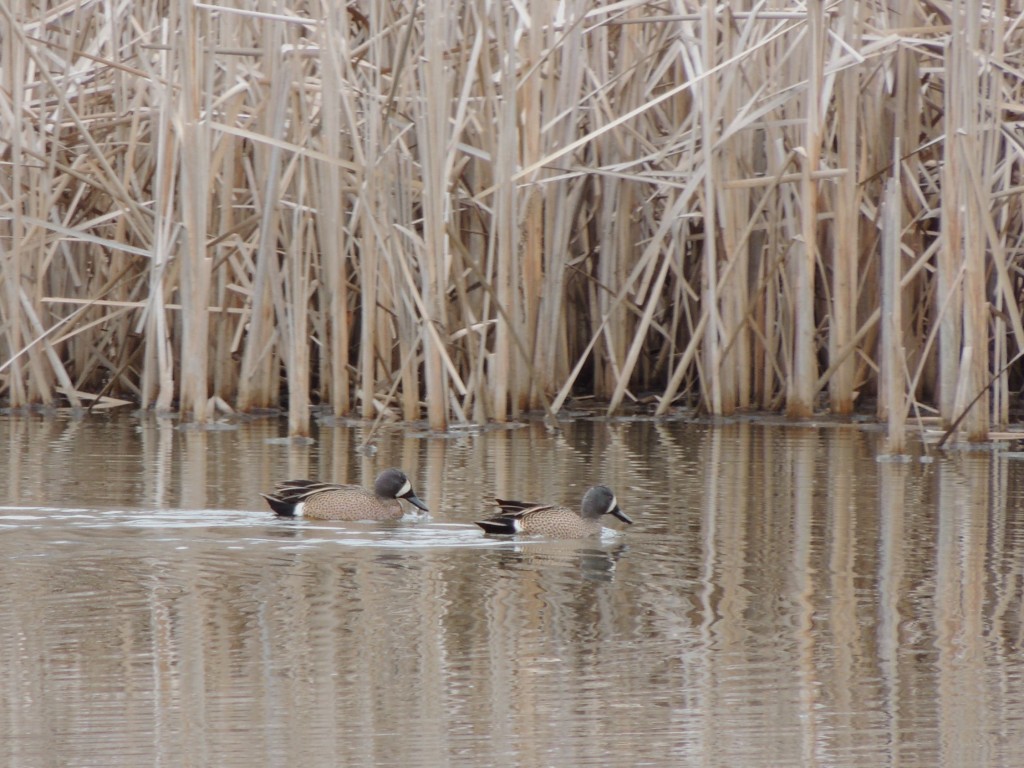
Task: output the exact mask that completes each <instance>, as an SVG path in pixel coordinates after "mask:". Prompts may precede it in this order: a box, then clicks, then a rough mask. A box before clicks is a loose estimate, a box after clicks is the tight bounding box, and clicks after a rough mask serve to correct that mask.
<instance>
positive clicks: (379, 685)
mask: <svg viewBox="0 0 1024 768" xmlns="http://www.w3.org/2000/svg"><path fill="white" fill-rule="evenodd" d="M280 430H281V426H280V425H279V424H278V423H277V422H275V421H267V422H256V423H252V424H246V425H243V426H241V427H240V428H238V429H234V430H225V431H212V432H211V431H203V432H193V431H182V430H176V429H174V428H173V426H172V425H170V424H167V423H164V422H158V421H153V420H149V419H142V420H137V419H132V418H128V417H121V418H115V419H112V420H110V421H102V420H98V419H97V420H89V421H85V422H76V421H64V420H61V419H25V418H21V419H7V418H0V467H2V468H3V469H2V470H0V471H3V472H5V473H6V474H5V475H4V476H3V478H2V479H3V488H4V489H5V491H4V496H3V497H2V498H0V503H2V504H3V506H2V507H0V643H2V645H3V648H4V653H3V654H2V656H0V762H2V764H5V765H96V764H103V765H126V766H127V765H132V766H136V765H140V764H155V763H161V764H163V763H166V764H173V765H188V764H191V765H220V766H231V765H239V766H241V765H246V766H248V765H254V764H262V765H284V764H296V763H298V764H302V765H325V766H327V765H342V764H360V765H371V764H373V765H402V766H413V765H424V766H436V765H602V766H605V765H644V764H666V763H669V764H679V765H689V764H702V765H721V766H745V765H749V766H764V765H772V766H787V765H793V766H796V765H830V766H833V765H836V766H860V765H864V766H868V765H871V766H874V765H878V764H883V763H884V764H899V765H901V766H961V765H971V766H996V765H1016V764H1024V696H1022V693H1021V685H1020V682H1021V673H1022V666H1024V665H1022V661H1021V628H1022V625H1021V610H1022V602H1021V589H1022V583H1024V578H1022V572H1021V571H1022V560H1024V558H1022V546H1024V538H1022V513H1021V509H1022V508H1024V504H1022V496H1024V494H1022V483H1024V474H1022V467H1024V463H1022V462H1021V460H1020V457H1019V456H1018V455H1017V454H1015V453H1014V452H1011V451H1006V450H1002V451H955V452H949V453H943V454H938V455H936V456H935V457H934V460H932V461H920V460H918V459H917V458H915V460H913V461H911V462H906V463H900V462H892V461H879V460H878V456H877V453H878V451H879V450H880V447H881V440H880V436H879V435H878V434H877V433H875V432H873V431H870V430H869V429H862V428H857V427H851V426H836V425H818V426H803V427H794V426H781V425H770V424H758V423H730V424H724V425H719V426H709V425H704V424H689V423H678V422H677V423H652V422H646V421H637V422H617V423H606V422H596V421H578V422H574V423H570V424H567V425H565V428H564V429H563V430H562V431H560V432H557V433H551V432H548V431H546V430H545V429H544V428H543V427H542V426H540V425H535V424H529V425H525V426H523V427H521V428H518V429H495V430H492V431H483V432H473V433H467V434H463V435H457V436H447V437H443V438H441V437H431V436H426V435H413V434H410V433H406V432H401V431H395V432H389V433H387V434H385V435H383V436H382V437H381V439H380V441H379V445H378V452H377V453H376V455H374V456H366V455H364V454H361V453H358V452H357V451H356V450H355V448H356V446H358V445H359V443H360V441H361V440H362V438H363V432H362V427H359V426H356V427H351V428H340V427H339V428H322V429H320V431H319V433H318V435H317V442H316V443H315V444H314V445H312V446H292V445H281V444H278V443H276V442H273V441H272V438H274V437H276V436H277V435H278V434H279V433H280ZM389 465H397V466H402V467H403V468H404V469H405V470H406V471H407V472H408V473H409V475H410V477H411V478H413V481H414V484H415V487H416V488H417V492H418V493H419V495H420V496H421V498H423V499H424V501H426V502H427V504H428V506H429V507H430V508H431V511H432V514H431V516H430V517H429V518H425V519H424V518H418V517H414V516H408V517H407V519H405V520H403V521H400V522H398V523H393V524H371V523H332V522H318V521H285V520H277V519H275V518H274V517H273V516H272V515H271V514H270V513H269V511H268V510H266V508H265V507H264V505H263V503H262V500H261V499H260V498H259V496H258V491H259V490H265V489H266V488H268V487H270V485H272V484H273V483H274V482H276V481H277V480H280V479H284V478H286V477H294V476H312V477H319V478H324V479H333V480H337V481H344V482H361V483H369V482H371V481H372V478H373V476H374V474H375V472H376V471H377V470H379V469H380V468H381V467H384V466H389ZM593 482H605V483H607V484H609V485H611V486H612V487H613V488H614V489H615V491H616V493H617V495H618V498H619V501H620V503H621V504H622V507H623V509H624V510H625V511H626V512H627V513H629V514H630V515H631V516H632V517H633V518H634V520H635V521H636V523H635V524H634V525H633V526H632V527H630V528H628V529H626V530H624V531H623V532H622V534H621V535H618V536H609V537H605V538H603V539H601V540H594V541H583V542H554V541H531V540H518V541H505V540H500V539H495V538H487V537H484V536H483V535H482V534H481V533H480V531H478V530H477V529H476V528H475V526H473V525H472V521H473V520H474V519H477V518H478V517H479V516H480V514H481V513H484V512H487V511H488V499H489V497H490V496H492V495H494V494H497V495H499V496H521V497H529V498H545V499H551V500H555V501H566V502H569V503H571V504H572V505H573V506H576V505H578V502H579V498H580V496H581V495H582V493H583V490H584V489H585V488H586V487H587V486H588V485H589V484H591V483H593ZM612 522H613V523H614V521H612ZM617 527H619V528H623V526H617Z"/></svg>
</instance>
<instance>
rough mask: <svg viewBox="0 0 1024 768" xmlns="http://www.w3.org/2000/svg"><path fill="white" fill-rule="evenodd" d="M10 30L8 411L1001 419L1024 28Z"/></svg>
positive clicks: (582, 21)
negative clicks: (699, 413)
mask: <svg viewBox="0 0 1024 768" xmlns="http://www.w3.org/2000/svg"><path fill="white" fill-rule="evenodd" d="M0 39H2V40H3V45H0V128H2V130H0V402H2V403H3V404H4V405H7V406H11V407H14V408H24V407H27V406H31V405H33V404H38V403H57V404H60V403H70V404H71V405H75V406H78V405H86V406H88V405H93V406H96V405H110V404H113V403H116V402H122V401H131V402H136V403H138V404H139V405H141V406H142V407H145V408H154V409H157V410H160V411H171V410H177V411H180V413H181V415H182V417H183V418H184V419H186V420H191V421H197V422H205V421H207V420H210V419H212V418H214V417H215V415H216V414H217V413H218V412H220V411H224V410H228V409H238V410H241V411H246V412H249V411H259V410H261V409H266V408H276V407H279V406H280V405H281V404H282V403H284V402H285V401H287V406H288V412H289V432H290V434H293V435H303V434H306V433H307V432H308V430H309V418H310V404H311V403H313V402H317V401H319V402H321V403H324V404H326V405H328V406H329V408H330V410H331V412H333V413H334V414H335V415H339V416H340V415H345V414H350V413H351V414H358V415H361V416H363V417H367V418H380V417H384V418H393V419H405V420H414V419H421V418H425V419H427V421H428V422H429V424H430V426H431V427H433V428H436V429H443V428H445V427H446V426H448V425H449V424H450V423H453V422H463V421H468V422H483V421H487V420H492V419H493V420H498V421H504V420H508V419H513V418H516V417H517V416H519V415H520V414H521V413H523V412H524V411H526V410H542V409H543V410H546V411H547V412H549V413H558V412H560V411H562V410H563V409H564V408H565V405H566V403H567V402H569V401H570V399H571V398H573V397H575V396H589V397H593V398H595V399H596V400H597V401H598V402H601V403H605V404H606V408H607V411H608V412H609V413H617V412H620V411H621V410H622V409H624V408H626V407H628V406H629V405H630V404H631V403H634V402H636V401H638V400H642V401H643V402H644V403H646V404H647V405H645V407H649V408H652V409H653V410H654V411H655V412H656V413H659V414H665V413H668V412H669V410H670V409H671V408H673V407H674V406H678V405H688V406H692V405H699V406H700V407H702V408H704V409H706V410H707V411H710V412H712V413H716V414H729V413H732V412H734V411H736V410H738V409H765V410H784V411H785V412H787V413H789V414H791V415H793V416H797V417H803V416H807V415H810V414H813V413H817V412H821V411H822V410H829V411H831V412H834V413H839V414H849V413H851V412H852V411H853V410H854V409H855V408H858V407H860V408H863V407H865V405H866V404H870V403H872V402H875V401H877V406H876V407H877V409H878V413H879V416H881V417H884V418H886V419H887V420H888V421H889V424H890V430H891V434H890V437H891V441H892V442H891V445H892V446H893V448H894V450H898V449H900V447H901V446H902V444H903V438H902V434H903V429H904V426H903V425H904V422H905V421H906V420H907V419H908V418H911V419H919V418H921V417H923V416H929V417H932V416H938V417H939V418H940V419H941V421H942V422H943V423H945V424H951V423H953V422H954V421H956V420H958V419H959V420H960V421H959V423H960V424H962V427H963V429H964V433H965V434H966V436H967V437H969V438H971V439H984V438H985V437H986V436H987V435H989V434H990V432H991V430H992V428H993V425H1003V424H1005V423H1006V422H1007V421H1008V420H1009V419H1010V404H1011V394H1012V390H1013V388H1016V387H1019V381H1020V378H1021V371H1020V370H1019V368H1018V367H1017V366H1015V364H1014V357H1015V356H1016V355H1017V354H1019V353H1020V352H1021V351H1022V350H1024V330H1022V326H1021V317H1020V314H1021V312H1020V304H1021V300H1020V293H1021V289H1020V285H1021V260H1022V240H1024V226H1022V212H1021V208H1022V206H1021V201H1022V195H1021V192H1022V185H1021V178H1022V173H1021V169H1022V154H1024V141H1022V139H1021V137H1022V134H1024V131H1022V122H1024V82H1022V81H1024V77H1022V75H1021V73H1022V72H1024V18H1022V12H1021V11H1020V10H1019V9H1016V10H1015V6H1014V4H1009V3H1003V2H997V3H979V2H963V0H956V1H954V2H953V3H951V4H946V5H943V6H941V7H940V6H937V5H935V4H933V3H925V2H920V0H899V1H898V2H896V3H882V2H853V1H852V0H838V1H837V2H833V3H828V4H825V3H821V2H814V1H813V0H812V1H811V2H808V3H806V4H800V3H795V2H769V3H759V4H754V3H740V4H737V3H733V4H728V7H727V8H726V7H723V6H716V5H714V4H707V3H684V2H670V3H661V4H655V3H644V2H631V1H630V0H625V1H624V2H619V3H607V4H593V3H584V2H580V1H579V0H566V1H565V2H555V1H554V0H526V2H523V3H490V2H483V1H482V0H478V1H477V2H463V3H456V4H454V5H453V4H451V3H446V2H441V0H422V1H421V2H414V1H413V0H397V1H396V2H393V3H377V2H369V0H365V1H363V2H360V1H357V2H353V3H350V4H348V5H345V4H341V3H327V2H294V3H289V4H279V3H270V2H257V1H256V0H245V1H243V0H235V2H228V3H218V4H212V3H210V4H207V3H197V2H193V1H192V0H170V1H169V2H167V3H116V2H113V3H111V2H105V3H101V2H90V1H87V0H68V2H64V3H46V2H34V1H33V0H7V1H6V2H0ZM1014 382H1017V383H1014ZM965 414H966V416H965ZM961 416H964V418H962V419H961V418H960V417H961Z"/></svg>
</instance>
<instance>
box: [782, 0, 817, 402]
mask: <svg viewBox="0 0 1024 768" xmlns="http://www.w3.org/2000/svg"><path fill="white" fill-rule="evenodd" d="M823 6H824V3H823V2H822V0H809V1H808V4H807V34H808V35H809V37H810V41H809V43H808V44H807V59H806V61H805V62H804V64H805V66H806V72H807V93H806V94H805V96H804V103H803V108H804V110H805V115H804V120H805V127H804V133H803V139H804V141H803V157H802V158H801V163H800V168H801V170H802V172H803V178H802V180H801V183H800V206H801V208H800V220H801V223H802V226H801V238H802V242H801V243H800V244H799V245H798V246H797V247H795V248H794V249H793V261H792V274H793V281H794V286H793V287H794V292H793V298H794V307H793V309H794V317H793V368H792V371H791V372H790V378H789V381H788V382H787V391H786V413H787V414H788V415H790V416H793V417H797V418H804V417H808V416H810V415H811V414H812V413H813V412H814V382H815V379H816V378H817V376H816V371H815V357H816V354H815V353H816V350H815V346H816V338H815V337H816V330H817V329H816V323H815V318H814V309H815V307H814V302H813V301H812V300H811V297H813V296H814V272H815V268H816V266H817V261H818V210H819V209H818V182H817V181H815V179H814V178H813V176H812V174H814V173H816V172H817V171H818V170H820V167H821V140H822V133H823V128H822V114H821V110H822V109H823V107H824V104H823V101H822V99H823V85H824V84H823V82H822V80H823V78H822V74H823V71H824V63H825V49H824V46H825V40H824V38H825V23H824V8H823Z"/></svg>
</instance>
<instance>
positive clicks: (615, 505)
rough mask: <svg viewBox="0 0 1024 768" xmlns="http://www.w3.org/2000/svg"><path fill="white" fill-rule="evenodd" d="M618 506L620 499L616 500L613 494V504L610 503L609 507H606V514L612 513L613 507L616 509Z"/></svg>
mask: <svg viewBox="0 0 1024 768" xmlns="http://www.w3.org/2000/svg"><path fill="white" fill-rule="evenodd" d="M617 506H619V502H618V501H617V500H616V498H615V497H614V496H612V501H611V504H609V505H608V509H606V510H605V511H604V513H605V514H606V515H609V514H611V511H612V510H613V509H615V508H616V507H617Z"/></svg>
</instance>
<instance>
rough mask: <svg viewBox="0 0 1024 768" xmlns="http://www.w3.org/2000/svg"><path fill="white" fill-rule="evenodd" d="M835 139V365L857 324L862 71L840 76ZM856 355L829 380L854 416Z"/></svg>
mask: <svg viewBox="0 0 1024 768" xmlns="http://www.w3.org/2000/svg"><path fill="white" fill-rule="evenodd" d="M839 21H840V24H841V28H842V38H843V40H844V41H845V42H846V44H847V45H849V46H851V47H853V46H854V45H855V44H856V40H857V38H858V36H859V34H860V33H861V30H862V24H861V20H860V19H859V18H858V17H857V14H856V4H855V3H853V2H845V3H843V5H842V10H841V17H840V19H839ZM837 77H838V80H839V82H838V85H837V89H836V91H837V94H836V125H835V128H834V131H835V140H836V143H837V144H838V152H837V158H836V160H837V162H838V164H839V167H840V168H842V169H844V170H845V173H844V174H843V176H842V177H840V178H839V180H838V181H837V183H836V189H835V197H834V199H835V207H834V211H835V214H834V215H835V227H834V237H833V240H832V285H831V288H832V300H831V304H830V309H831V317H830V328H829V335H828V343H829V346H828V349H829V362H830V364H833V365H834V364H835V362H836V358H837V356H838V353H839V350H841V349H843V348H844V347H847V346H848V345H849V343H850V340H851V339H852V338H853V333H854V329H855V327H856V324H857V300H856V287H857V267H858V263H857V262H858V252H859V248H858V244H859V238H858V235H859V229H860V222H859V218H858V212H859V205H858V188H857V176H858V174H857V168H858V165H857V140H856V137H857V104H858V101H859V99H858V94H857V87H858V73H857V70H856V69H855V68H853V67H846V68H844V69H843V70H842V71H841V72H840V73H839V74H838V76H837ZM855 370H856V369H855V366H854V359H853V357H852V356H845V357H844V359H843V361H842V362H841V363H839V364H838V365H836V367H835V372H834V373H833V374H832V376H831V377H830V378H829V380H828V381H829V384H828V387H829V407H830V408H831V410H832V411H833V412H835V413H837V414H849V413H852V412H853V406H854V382H855V380H854V373H855Z"/></svg>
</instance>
